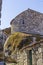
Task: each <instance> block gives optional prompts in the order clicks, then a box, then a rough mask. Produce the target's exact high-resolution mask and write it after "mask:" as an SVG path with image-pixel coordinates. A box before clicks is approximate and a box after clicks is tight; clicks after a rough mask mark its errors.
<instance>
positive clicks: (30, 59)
mask: <svg viewBox="0 0 43 65" xmlns="http://www.w3.org/2000/svg"><path fill="white" fill-rule="evenodd" d="M10 24H11V34H14V33H16V32H21V33H24V34H26V35H27V34H28V35H30V34H31V35H32V36H29V38H28V40H29V39H30V37H31V38H32V42H30V43H29V44H28V45H26V46H25V42H24V40H23V42H22V41H21V42H22V43H23V44H22V45H21V43H20V44H19V47H20V49H19V51H18V47H17V48H15V47H14V48H15V49H16V51H17V52H16V53H14V54H13V59H15V58H16V60H17V63H14V65H43V14H42V13H39V12H37V11H34V10H31V9H28V10H25V11H24V12H22V13H21V14H19V15H18V16H16V17H15V18H14V19H13V20H12V21H11V23H10ZM21 36H22V34H21V35H20V37H21ZM17 40H18V39H17ZM7 41H8V40H7ZM30 41H31V40H30ZM6 44H7V43H6ZM9 44H10V42H9ZM8 47H9V46H8V45H7V46H5V47H4V48H5V51H6V48H8ZM10 47H12V46H11V45H10ZM10 47H9V48H10ZM21 47H22V48H21ZM8 50H9V51H11V49H8ZM13 52H14V51H13ZM5 53H6V52H5ZM7 53H9V52H8V51H7ZM10 54H11V53H10ZM8 56H9V55H8ZM10 56H11V55H10ZM10 65H11V64H10Z"/></svg>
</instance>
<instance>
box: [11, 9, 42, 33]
mask: <svg viewBox="0 0 43 65" xmlns="http://www.w3.org/2000/svg"><path fill="white" fill-rule="evenodd" d="M18 31H19V32H26V33H35V34H43V14H42V13H39V12H36V11H34V10H31V9H28V10H26V11H24V12H22V13H21V14H19V15H18V16H16V17H15V18H14V19H13V20H12V21H11V33H14V32H18Z"/></svg>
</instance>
